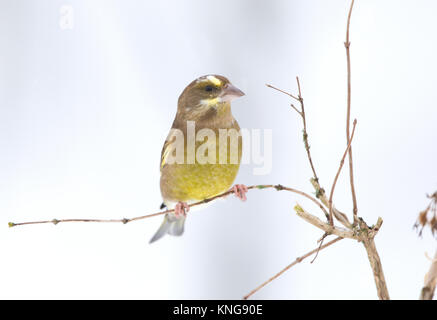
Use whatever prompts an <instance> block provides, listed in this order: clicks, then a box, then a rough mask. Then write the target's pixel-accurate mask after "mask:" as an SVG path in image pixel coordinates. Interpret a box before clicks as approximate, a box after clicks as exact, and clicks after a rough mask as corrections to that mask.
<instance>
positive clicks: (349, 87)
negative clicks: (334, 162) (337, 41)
mask: <svg viewBox="0 0 437 320" xmlns="http://www.w3.org/2000/svg"><path fill="white" fill-rule="evenodd" d="M353 7H354V0H352V2H351V6H350V9H349V15H348V18H347V27H346V41H345V43H344V46H345V48H346V59H347V114H346V141H347V144H349V142H350V141H349V140H350V139H351V136H350V118H351V91H352V85H351V56H350V41H349V29H350V23H351V16H352V9H353ZM349 180H350V185H351V193H352V202H353V217H354V224H356V223H357V221H358V205H357V196H356V192H355V183H354V167H353V160H352V148H349Z"/></svg>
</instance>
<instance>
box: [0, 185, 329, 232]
mask: <svg viewBox="0 0 437 320" xmlns="http://www.w3.org/2000/svg"><path fill="white" fill-rule="evenodd" d="M271 188H274V189H276V190H278V191H281V190H286V191H289V192H293V193H296V194H299V195H301V196H303V197H305V198H307V199H309V200H311V201H312V202H314V203H315V204H316V205H317V206H318V207H319V208H320V209H321V210H322V211H323V213H324V214H325V216H326V217H328V216H329V214H328V211H327V210H326V209H325V208H324V206H323V204H322V203H320V202H319V201H318V200H317V199H315V198H314V197H312V196H310V195H309V194H307V193H305V192H303V191H300V190H297V189H294V188H290V187H285V186H283V185H280V184H277V185H272V184H269V185H253V186H249V187H247V189H248V190H252V189H271ZM232 193H234V191H233V190H232V189H231V190H229V191H227V192H224V193H222V194H219V195H217V196H214V197H211V198H208V199H205V200H202V201H199V202H196V203H193V204H191V205H190V207H195V206H198V205H201V204H204V203H208V202H211V201H213V200H216V199H219V198H224V197H226V196H228V195H230V194H232ZM171 212H174V209H171V210H165V211H160V212H156V213H152V214H147V215H144V216H139V217H134V218H122V219H52V220H42V221H31V222H19V223H14V222H9V227H16V226H23V225H32V224H45V223H53V224H54V225H57V224H58V223H65V222H101V223H107V222H118V223H123V224H126V223H128V222H132V221H138V220H143V219H147V218H151V217H155V216H159V215H163V214H166V213H171Z"/></svg>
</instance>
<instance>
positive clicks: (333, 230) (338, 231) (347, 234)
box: [294, 204, 362, 241]
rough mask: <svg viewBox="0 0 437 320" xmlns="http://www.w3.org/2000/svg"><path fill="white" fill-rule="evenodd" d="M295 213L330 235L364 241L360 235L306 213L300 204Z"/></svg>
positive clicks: (297, 205) (295, 208)
mask: <svg viewBox="0 0 437 320" xmlns="http://www.w3.org/2000/svg"><path fill="white" fill-rule="evenodd" d="M294 211H296V213H297V215H298V216H299V217H301V218H302V219H304V220H305V221H306V222H308V223H310V224H312V225H313V226H315V227H317V228H319V229H320V230H323V231H325V232H326V233H328V234H334V235H336V236H338V237H342V238H349V239H354V240H358V241H361V240H362V239H361V237H360V236H359V235H358V234H355V233H354V232H353V231H352V230H349V229H345V228H342V227H335V226H333V225H331V224H329V223H326V222H323V221H322V220H320V219H319V218H317V217H316V216H314V215H312V214H310V213H308V212H307V211H305V210H304V209H303V208H302V207H301V206H300V205H299V204H296V206H295V207H294Z"/></svg>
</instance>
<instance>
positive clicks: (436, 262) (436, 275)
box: [420, 250, 437, 300]
mask: <svg viewBox="0 0 437 320" xmlns="http://www.w3.org/2000/svg"><path fill="white" fill-rule="evenodd" d="M436 285H437V250H436V252H435V255H434V259H432V261H431V267H430V268H429V271H428V273H427V274H426V275H425V281H424V284H423V288H422V291H421V292H420V300H432V298H433V297H434V291H435V288H436Z"/></svg>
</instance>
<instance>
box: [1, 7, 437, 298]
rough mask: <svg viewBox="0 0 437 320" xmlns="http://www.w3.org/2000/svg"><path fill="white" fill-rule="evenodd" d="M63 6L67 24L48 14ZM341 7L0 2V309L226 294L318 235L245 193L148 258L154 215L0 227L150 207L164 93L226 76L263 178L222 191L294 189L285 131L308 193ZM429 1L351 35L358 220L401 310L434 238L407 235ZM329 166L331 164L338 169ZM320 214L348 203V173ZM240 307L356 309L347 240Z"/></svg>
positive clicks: (433, 111) (243, 173) (364, 269)
mask: <svg viewBox="0 0 437 320" xmlns="http://www.w3.org/2000/svg"><path fill="white" fill-rule="evenodd" d="M62 5H71V6H72V8H73V10H74V27H73V29H62V28H61V27H60V25H59V22H60V17H61V14H60V8H61V6H62ZM348 8H349V1H345V0H341V1H340V0H335V1H322V0H319V1H316V0H311V1H303V0H301V1H291V0H290V1H285V0H283V1H280V0H277V1H253V0H239V1H231V0H222V1H215V2H208V1H200V0H199V1H194V0H193V1H187V0H184V1H69V2H66V1H49V0H39V1H23V0H22V1H17V0H14V1H12V0H9V1H8V0H1V1H0V39H1V41H0V152H1V154H0V248H1V258H0V283H1V286H0V298H122V299H124V298H135V299H155V298H170V299H175V298H178V299H179V298H186V299H190V298H193V299H196V298H199V299H208V298H228V299H240V298H241V297H242V296H243V295H245V294H247V293H248V292H249V291H250V290H252V289H253V288H254V287H256V286H257V285H258V284H260V283H261V282H263V281H264V280H266V279H267V278H269V277H270V276H272V275H273V274H275V273H276V272H277V271H279V270H280V269H282V268H283V267H285V266H286V265H287V264H289V263H290V262H292V261H293V260H294V259H295V258H296V257H297V256H300V255H302V254H304V253H306V252H307V251H309V250H311V249H313V248H314V247H316V245H317V244H316V240H317V239H319V238H320V236H321V235H322V232H320V231H319V230H316V229H315V228H314V227H311V226H309V225H308V224H307V223H305V222H303V221H302V220H300V219H299V218H298V217H297V216H296V215H295V214H294V212H293V210H292V207H293V206H294V205H295V203H296V201H299V203H300V204H301V205H302V206H304V207H305V208H306V209H307V210H311V211H312V212H314V213H316V214H318V215H319V216H322V215H320V212H319V211H318V210H317V208H314V206H313V205H312V204H311V203H309V202H308V201H306V200H304V199H301V198H299V197H298V196H296V195H293V194H289V193H285V192H281V193H278V192H276V191H272V190H263V191H251V192H250V193H249V194H248V198H249V199H248V201H247V202H246V203H242V202H240V201H238V200H237V199H235V198H228V199H226V200H224V201H217V202H216V203H214V204H213V205H212V206H210V207H209V208H207V209H205V210H203V211H197V212H193V213H192V215H190V216H189V217H188V220H187V223H186V232H185V234H184V236H183V237H181V238H170V237H166V238H164V239H163V240H160V241H159V242H157V243H155V244H153V245H149V244H148V240H149V239H150V237H151V236H152V235H153V233H154V232H155V230H156V229H157V228H158V226H159V225H160V223H161V217H158V218H153V219H149V220H144V221H140V222H135V223H130V224H127V225H121V224H73V223H72V224H61V225H57V226H53V225H51V224H50V225H39V226H25V227H16V228H12V229H9V228H8V226H7V223H8V221H14V222H20V221H32V220H40V219H52V218H58V219H60V218H122V217H133V216H137V215H143V214H146V213H150V212H155V211H157V209H158V207H159V205H160V203H161V198H160V191H159V157H160V151H161V147H162V143H163V141H164V139H165V137H166V134H167V132H168V130H169V128H170V125H171V122H172V120H173V117H174V114H175V110H176V102H177V98H178V96H179V94H180V92H181V91H182V90H183V88H184V87H185V86H186V85H187V84H188V83H189V82H190V81H192V80H193V79H195V78H197V77H198V76H201V75H204V74H209V73H216V74H222V75H225V76H227V77H228V78H229V79H230V80H231V81H232V82H233V83H234V84H235V85H236V86H238V87H240V88H241V89H242V90H243V91H244V92H245V93H246V96H245V97H243V98H242V99H239V100H238V101H235V102H234V103H233V113H234V116H235V117H236V118H237V120H238V121H239V123H240V125H241V127H244V128H248V129H252V128H254V129H263V128H267V129H273V170H272V172H271V174H269V175H266V176H254V175H253V174H252V169H253V167H254V165H245V166H242V167H241V169H240V173H239V176H238V178H237V182H238V183H245V184H247V185H250V184H261V183H282V184H284V185H287V186H291V187H296V188H300V189H303V190H305V191H307V192H312V191H313V190H312V188H311V185H310V184H309V182H308V179H309V178H310V177H311V172H310V169H309V166H308V163H307V160H306V156H305V150H304V148H303V144H302V137H301V122H300V120H299V118H298V117H297V115H296V114H295V112H294V111H293V110H292V109H291V108H290V107H289V103H290V100H289V99H288V98H287V97H286V96H284V95H281V94H278V93H277V92H274V91H273V90H271V89H268V88H266V87H265V85H264V84H265V83H271V84H273V85H276V86H278V87H281V88H284V89H286V90H290V91H292V92H294V93H296V90H297V89H296V84H295V76H296V75H299V76H300V77H301V81H302V85H303V95H304V98H305V102H306V108H307V116H308V130H309V134H310V144H311V151H312V152H313V158H314V162H315V165H316V167H317V169H318V173H319V175H320V178H321V183H322V185H324V186H325V188H326V189H329V186H330V185H331V183H332V180H333V178H334V175H335V172H336V170H337V167H338V164H339V160H340V157H341V155H342V153H343V151H344V148H345V110H346V109H345V108H346V60H345V50H344V47H343V41H344V39H345V25H346V16H347V11H348ZM436 10H437V4H436V3H435V2H434V1H431V0H429V1H425V0H422V1H394V0H391V1H389V0H385V1H376V0H373V1H370V0H366V1H359V0H358V1H357V2H356V7H355V11H354V13H353V18H352V25H351V42H352V46H351V54H352V68H353V70H352V72H353V78H352V80H353V97H352V102H353V105H352V117H354V118H355V117H356V118H357V119H358V127H357V132H356V136H355V139H354V148H353V149H354V156H355V157H354V158H355V168H356V189H357V192H358V205H359V215H360V216H363V217H364V218H365V220H366V221H367V222H368V223H369V224H373V223H375V222H376V220H377V217H378V216H382V217H383V218H384V225H383V228H382V229H381V231H380V233H379V234H378V236H377V239H376V244H377V247H378V249H379V253H380V255H381V259H382V263H383V266H384V271H385V275H386V279H387V284H388V288H389V291H390V294H391V297H392V298H395V299H416V298H417V297H418V295H419V292H420V288H421V284H422V282H423V277H424V275H425V273H426V271H427V269H428V267H429V264H430V262H429V261H428V260H427V259H426V257H425V252H428V253H429V254H430V255H433V252H434V249H435V246H436V242H435V240H434V239H433V238H432V237H431V235H430V234H429V232H428V231H426V232H425V234H424V237H423V238H422V239H420V238H418V237H417V234H416V233H415V232H414V231H413V230H412V226H413V224H414V222H415V219H416V216H417V214H418V212H419V211H420V210H422V209H424V208H425V207H426V205H427V204H428V200H427V199H426V197H425V194H426V193H431V192H433V191H435V190H436V188H437V176H436V166H435V164H436V157H437V151H436V141H437V130H436V129H435V125H436V119H437V108H436V102H435V101H436V100H437V90H435V86H436V80H437V76H436V75H437V60H436V59H435V57H436V56H437V40H436V37H435V32H436V30H437V20H436V19H435V12H436ZM345 168H346V169H347V167H346V166H345ZM335 202H336V204H337V206H338V207H339V208H341V209H342V210H344V211H347V210H349V211H350V209H351V197H350V193H349V192H348V180H347V170H344V172H343V174H342V176H341V179H340V181H339V184H338V185H337V188H336V194H335ZM254 298H259V299H308V298H315V299H326V298H332V299H357V298H360V299H375V298H377V296H376V290H375V286H374V283H373V276H372V273H371V269H370V266H369V264H368V261H367V258H366V253H365V250H364V248H363V247H362V245H360V244H358V243H355V242H353V241H350V240H343V241H341V242H339V243H337V244H336V245H335V246H333V247H331V248H329V249H326V250H324V251H322V252H321V253H320V254H319V257H318V258H317V260H316V262H315V263H313V264H310V263H309V261H305V262H303V263H302V264H300V265H298V266H296V267H295V268H293V269H292V270H290V271H288V272H287V273H286V274H284V275H283V276H281V277H280V278H279V279H278V280H276V281H275V282H273V283H271V284H270V285H269V286H267V287H266V288H264V289H263V290H262V291H260V292H259V293H258V294H256V296H254Z"/></svg>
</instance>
